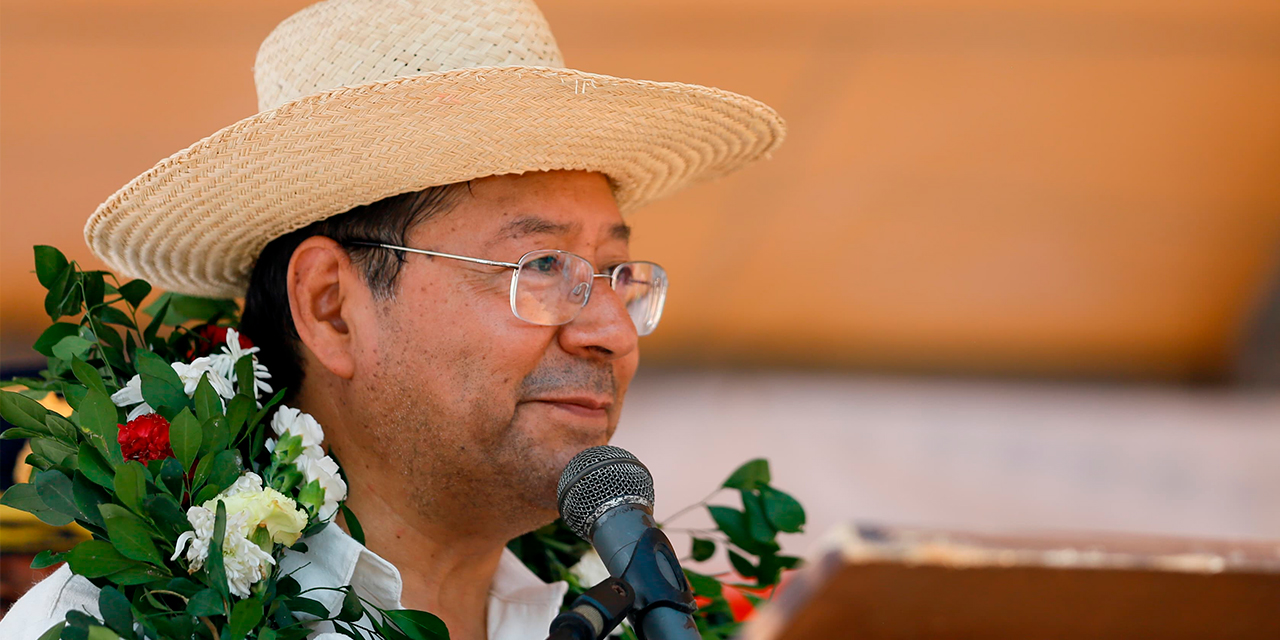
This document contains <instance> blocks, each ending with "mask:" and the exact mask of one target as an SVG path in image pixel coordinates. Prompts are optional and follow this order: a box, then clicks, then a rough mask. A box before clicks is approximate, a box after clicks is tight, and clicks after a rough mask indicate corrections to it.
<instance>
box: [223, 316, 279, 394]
mask: <svg viewBox="0 0 1280 640" xmlns="http://www.w3.org/2000/svg"><path fill="white" fill-rule="evenodd" d="M257 352H258V347H249V348H248V349H245V348H242V347H241V346H240V334H239V333H238V332H237V331H236V330H235V329H227V341H226V344H224V345H222V352H221V353H215V354H213V355H210V356H209V357H208V358H209V361H210V366H211V367H212V368H213V370H214V371H217V372H218V373H219V374H221V375H222V377H223V378H226V379H227V380H235V379H236V362H238V361H239V360H240V358H242V357H244V356H248V355H253V354H255V353H257ZM270 378H271V373H270V372H269V371H267V366H266V365H264V364H262V363H261V362H258V357H257V356H253V387H254V389H253V397H255V398H260V397H262V394H264V393H267V394H269V393H271V385H269V384H267V383H266V382H265V381H266V380H268V379H270Z"/></svg>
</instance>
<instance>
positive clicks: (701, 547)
mask: <svg viewBox="0 0 1280 640" xmlns="http://www.w3.org/2000/svg"><path fill="white" fill-rule="evenodd" d="M715 552H716V543H715V542H714V541H711V540H706V539H703V538H694V539H693V553H692V555H693V560H694V561H695V562H704V561H706V560H707V559H709V558H711V556H712V555H714V554H715Z"/></svg>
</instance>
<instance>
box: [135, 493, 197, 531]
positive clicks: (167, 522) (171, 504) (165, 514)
mask: <svg viewBox="0 0 1280 640" xmlns="http://www.w3.org/2000/svg"><path fill="white" fill-rule="evenodd" d="M142 506H143V508H144V509H145V513H146V514H147V517H148V518H150V519H151V521H152V522H154V523H155V525H156V527H158V528H159V529H160V535H161V537H163V538H164V539H165V540H170V541H172V540H177V539H178V536H180V535H182V534H183V532H186V531H190V530H191V523H190V522H188V521H187V516H186V512H184V511H183V510H182V505H180V504H178V500H177V499H176V498H174V497H173V496H171V495H168V494H165V493H157V494H155V495H151V496H147V497H146V499H145V500H143V501H142Z"/></svg>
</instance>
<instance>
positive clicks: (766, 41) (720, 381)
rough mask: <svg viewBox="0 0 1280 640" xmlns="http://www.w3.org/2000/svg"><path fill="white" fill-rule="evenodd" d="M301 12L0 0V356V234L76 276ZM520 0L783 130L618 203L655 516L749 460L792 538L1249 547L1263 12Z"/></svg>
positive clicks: (4, 330)
mask: <svg viewBox="0 0 1280 640" xmlns="http://www.w3.org/2000/svg"><path fill="white" fill-rule="evenodd" d="M307 4H309V2H307V1H305V0H273V1H271V2H263V1H261V0H256V1H249V0H219V1H218V2H207V1H206V2H173V1H171V0H111V1H106V0H56V1H50V0H40V1H37V0H3V1H2V2H0V234H2V235H0V365H2V366H3V368H4V371H5V373H6V374H10V375H11V374H15V373H21V372H26V371H30V370H32V369H33V368H38V367H39V365H40V359H39V357H38V356H36V354H35V353H34V352H33V351H31V349H30V345H31V343H32V342H33V341H34V339H35V337H36V336H38V335H39V333H40V331H41V330H42V329H43V328H44V327H45V326H46V324H47V317H46V316H44V315H43V313H42V304H41V301H42V298H43V290H42V288H41V287H40V286H39V284H38V283H37V281H36V279H35V277H34V275H32V274H31V270H32V256H31V245H33V244H52V245H55V246H57V247H59V248H61V249H62V250H63V251H65V252H66V253H67V254H68V256H70V257H71V258H72V259H75V260H78V261H80V263H81V264H82V265H85V266H86V267H87V266H89V265H93V266H97V265H98V264H99V263H98V262H96V261H95V260H94V259H93V258H92V256H91V255H90V254H89V252H88V250H87V248H86V247H85V245H84V242H83V239H82V235H81V229H82V226H83V222H84V220H85V219H86V218H87V216H88V215H89V214H90V213H91V212H92V211H93V210H94V208H95V207H96V206H97V204H98V203H99V202H101V201H102V200H103V199H105V198H106V197H107V196H109V195H110V194H111V193H112V192H113V191H114V190H116V189H117V188H119V187H120V186H122V185H124V184H125V182H127V181H128V180H129V179H131V178H132V177H134V176H135V175H137V174H139V173H141V172H143V171H145V170H146V169H148V168H149V167H151V166H152V164H154V163H155V162H156V161H158V160H160V159H161V158H164V157H166V156H168V155H169V154H171V153H174V152H176V151H178V150H180V149H182V148H184V147H186V146H188V145H190V144H191V143H193V142H195V141H197V140H199V139H200V138H202V137H204V136H206V135H209V134H211V133H213V132H214V131H216V130H217V129H219V128H221V127H223V126H226V125H229V124H231V123H233V122H235V121H236V120H238V119H240V118H243V117H246V116H249V115H251V114H253V113H254V112H255V111H256V107H255V104H256V102H255V97H254V88H253V78H252V65H253V60H254V55H255V53H256V50H257V47H258V44H259V43H260V42H261V41H262V39H263V38H264V37H265V36H266V35H267V33H268V32H269V31H270V30H271V29H272V28H273V27H274V25H275V24H276V23H278V22H279V21H280V20H282V19H283V18H285V17H287V16H288V15H290V14H291V13H293V12H294V11H296V10H297V9H299V8H301V7H303V6H305V5H307ZM539 4H540V6H541V7H542V8H543V11H544V13H545V14H546V16H547V18H548V20H549V21H550V23H551V25H552V28H553V29H554V30H555V33H556V35H557V38H558V40H559V44H560V46H561V49H562V50H563V52H564V55H565V59H566V62H567V64H568V65H569V66H571V67H575V68H579V69H583V70H586V71H593V72H600V73H607V74H610V75H618V76H627V77H635V78H644V79H654V80H677V81H685V82H693V83H699V84H706V85H713V86H717V87H721V88H724V89H728V90H732V91H736V92H740V93H745V94H748V95H751V96H753V97H756V98H759V99H761V100H763V101H765V102H767V103H768V104H770V105H771V106H773V107H775V108H776V109H777V110H778V111H779V112H780V113H781V114H782V115H783V117H785V118H786V119H787V122H788V125H789V129H790V131H789V136H788V140H787V142H786V143H785V144H784V145H783V146H782V147H781V149H780V150H779V151H778V153H777V154H776V155H775V157H774V158H773V160H771V161H769V162H766V163H762V164H759V165H757V166H754V167H752V168H750V169H748V170H746V171H743V172H741V173H740V174H738V175H735V176H732V177H730V178H727V179H724V180H722V181H719V182H716V183H713V184H709V185H705V186H699V187H696V188H693V189H690V190H688V191H687V192H684V193H682V194H680V195H679V196H677V197H675V198H672V199H670V200H669V201H666V202H661V203H658V204H656V205H653V206H652V207H650V208H649V209H648V210H645V211H642V212H640V213H638V214H636V215H635V217H634V218H633V219H632V223H633V225H634V226H635V229H636V236H635V240H634V244H633V249H634V251H633V255H635V256H638V257H641V258H643V259H650V260H654V261H657V262H661V263H663V264H664V265H666V266H667V268H668V270H669V272H670V273H671V275H672V279H673V280H674V286H673V289H672V291H671V295H670V299H669V304H668V306H667V313H666V316H665V317H664V320H663V326H662V328H661V330H660V331H658V332H657V333H656V334H655V335H653V336H652V337H650V338H646V339H645V341H644V342H643V344H642V349H643V351H644V358H643V360H644V366H642V368H641V374H640V376H639V378H638V379H637V381H636V383H635V385H634V387H633V390H632V392H631V394H630V395H629V400H628V403H627V405H628V406H627V411H626V412H625V414H624V418H623V422H622V425H621V429H620V430H619V433H618V436H617V438H616V443H617V444H619V445H621V446H624V447H628V448H630V449H632V450H633V451H634V452H635V453H636V454H637V455H638V456H639V457H640V458H641V459H643V460H645V461H646V463H647V464H648V465H649V466H650V467H651V468H652V469H653V470H654V473H655V476H656V477H657V479H658V498H659V504H658V509H657V511H658V515H659V516H660V517H661V516H663V515H664V514H670V513H672V512H674V511H675V510H676V509H678V508H679V507H682V506H684V505H687V504H689V503H692V502H695V501H697V500H699V499H701V498H702V497H703V496H704V495H705V494H706V493H707V492H708V491H709V490H711V489H712V488H714V487H715V486H716V485H717V484H718V483H719V482H720V481H722V480H723V479H724V477H725V476H727V475H728V474H729V472H730V471H732V469H733V468H734V467H736V466H737V464H739V463H741V462H743V461H745V460H746V459H748V458H752V457H758V456H764V457H767V458H769V459H770V460H771V462H772V463H773V471H774V484H775V485H777V486H778V487H781V488H783V489H786V490H788V491H790V492H791V493H792V494H794V495H795V496H797V497H798V498H799V499H800V500H801V501H802V502H803V503H804V504H805V505H806V506H807V507H808V508H809V516H810V519H809V525H808V528H807V530H806V533H805V534H802V535H800V536H792V537H791V538H790V539H789V540H786V541H784V547H785V548H786V549H787V550H788V551H791V552H794V553H800V554H803V553H804V551H805V550H806V548H807V547H808V545H809V544H810V543H811V542H812V541H813V539H814V538H816V537H817V536H818V535H819V534H820V533H821V532H823V531H824V530H826V529H829V528H830V527H832V526H834V525H836V524H837V523H840V522H846V521H851V520H860V521H874V522H884V523H892V524H904V525H924V526H939V527H959V528H967V529H982V530H995V531H1007V532H1018V531H1028V532H1033V531H1047V530H1052V531H1061V530H1087V531H1108V532H1130V533H1158V534H1171V535H1185V536H1198V537H1215V538H1233V539H1265V538H1271V539H1276V538H1280V4H1277V3H1276V2H1274V0H1214V1H1210V0H1189V1H1186V2H1178V3H1170V2H1157V1H1154V0H1109V1H1105V2H1104V1H1101V0H1033V1H1029V0H1019V1H1017V2H1012V1H1008V0H947V1H945V2H943V1H941V0H894V1H892V2H890V1H888V0H840V1H836V0H790V1H788V2H778V1H776V0H774V1H765V0H697V1H691V0H680V1H677V0H650V1H648V2H643V3H640V2H627V3H623V2H589V1H588V0H542V1H540V2H539ZM5 481H6V482H7V478H6V480H5ZM727 499H728V500H732V497H729V498H727ZM689 522H690V523H691V524H697V523H698V516H696V515H695V516H691V517H690V519H689Z"/></svg>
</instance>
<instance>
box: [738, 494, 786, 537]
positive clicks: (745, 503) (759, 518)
mask: <svg viewBox="0 0 1280 640" xmlns="http://www.w3.org/2000/svg"><path fill="white" fill-rule="evenodd" d="M739 493H741V494H742V510H743V511H744V512H745V513H746V516H747V533H748V534H750V535H751V538H752V539H753V540H755V541H756V542H759V543H762V544H768V543H770V542H772V541H773V539H774V538H776V537H777V535H778V533H777V532H776V531H774V530H773V525H770V524H769V518H767V517H765V515H764V505H763V504H761V502H760V496H758V495H756V494H755V493H754V492H752V491H740V492H739Z"/></svg>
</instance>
